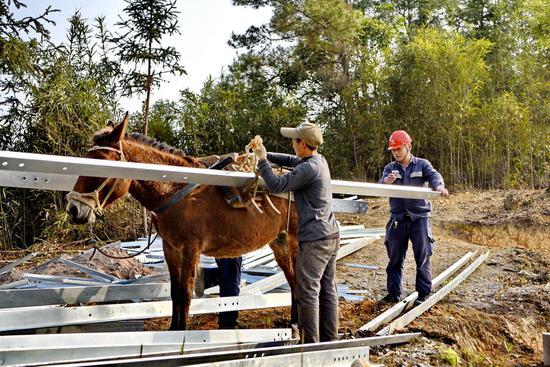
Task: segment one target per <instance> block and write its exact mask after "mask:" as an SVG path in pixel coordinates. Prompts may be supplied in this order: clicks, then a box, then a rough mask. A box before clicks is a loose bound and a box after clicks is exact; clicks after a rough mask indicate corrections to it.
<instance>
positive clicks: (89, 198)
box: [66, 141, 126, 212]
mask: <svg viewBox="0 0 550 367" xmlns="http://www.w3.org/2000/svg"><path fill="white" fill-rule="evenodd" d="M118 143H119V147H120V149H116V148H112V147H106V146H100V145H94V146H93V147H91V148H90V149H88V152H93V151H96V150H108V151H110V152H115V153H118V155H119V156H120V160H121V161H126V158H125V157H124V151H123V150H122V141H119V142H118ZM112 179H113V178H106V179H105V180H103V182H102V183H101V185H99V187H98V188H97V189H95V190H94V191H92V192H76V191H71V192H69V193H68V194H67V196H66V199H67V200H76V201H80V202H81V203H84V204H86V205H88V206H90V207H93V210H94V211H96V212H101V211H102V210H103V207H104V206H105V204H106V203H107V200H108V199H109V197H110V196H111V195H112V193H113V192H114V191H115V189H116V187H117V185H118V183H119V182H120V181H121V180H122V179H120V178H115V179H114V180H115V181H114V182H113V185H111V188H110V189H109V191H108V192H107V195H105V197H104V198H103V202H100V201H99V192H100V191H101V190H103V188H104V187H105V186H106V185H107V184H108V183H109V182H110V181H111V180H112Z"/></svg>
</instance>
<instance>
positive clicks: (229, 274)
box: [216, 257, 243, 329]
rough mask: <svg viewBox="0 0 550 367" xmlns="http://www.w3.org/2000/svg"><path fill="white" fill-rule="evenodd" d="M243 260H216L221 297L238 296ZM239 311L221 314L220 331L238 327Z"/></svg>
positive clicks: (239, 258) (219, 316)
mask: <svg viewBox="0 0 550 367" xmlns="http://www.w3.org/2000/svg"><path fill="white" fill-rule="evenodd" d="M242 262H243V259H242V258H241V257H235V258H231V259H216V264H218V270H219V280H220V297H230V296H238V295H239V293H240V287H239V286H240V284H241V265H242ZM238 316H239V312H238V311H227V312H220V314H219V315H218V325H219V327H220V329H233V328H235V326H236V325H237V317H238Z"/></svg>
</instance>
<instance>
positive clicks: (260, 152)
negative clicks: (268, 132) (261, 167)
mask: <svg viewBox="0 0 550 367" xmlns="http://www.w3.org/2000/svg"><path fill="white" fill-rule="evenodd" d="M248 147H249V149H252V151H253V152H254V154H255V155H256V157H257V158H258V160H260V159H267V151H266V149H265V147H264V141H263V139H262V137H261V136H260V135H256V136H255V137H254V138H253V139H252V140H250V143H248Z"/></svg>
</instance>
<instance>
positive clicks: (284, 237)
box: [269, 231, 298, 324]
mask: <svg viewBox="0 0 550 367" xmlns="http://www.w3.org/2000/svg"><path fill="white" fill-rule="evenodd" d="M269 247H271V249H272V250H273V254H274V255H275V261H277V264H278V265H279V266H280V267H281V270H282V271H283V273H284V274H285V277H286V280H287V281H288V284H289V285H290V291H291V295H292V307H291V314H290V323H291V324H297V323H298V310H297V306H296V298H295V296H296V292H295V290H296V254H297V253H298V242H297V240H296V236H293V235H289V234H288V233H287V232H286V231H282V232H280V233H279V234H278V235H277V237H276V238H275V239H274V240H272V241H271V242H270V243H269Z"/></svg>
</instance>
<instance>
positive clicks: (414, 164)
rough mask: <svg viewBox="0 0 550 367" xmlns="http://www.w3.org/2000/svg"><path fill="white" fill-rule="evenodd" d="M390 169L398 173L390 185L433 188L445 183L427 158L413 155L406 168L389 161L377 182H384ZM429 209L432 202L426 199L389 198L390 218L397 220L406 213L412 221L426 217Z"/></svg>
mask: <svg viewBox="0 0 550 367" xmlns="http://www.w3.org/2000/svg"><path fill="white" fill-rule="evenodd" d="M392 171H399V175H398V176H397V179H396V180H395V181H394V182H393V184H392V185H406V186H420V187H427V186H430V187H431V188H432V189H434V190H435V189H436V188H437V187H438V186H439V185H445V183H444V182H443V177H441V174H439V172H437V170H436V169H434V168H433V167H432V164H431V163H430V161H428V160H427V159H422V158H417V157H415V156H413V157H412V158H411V161H410V162H409V165H408V166H407V167H406V168H405V167H403V166H402V165H401V163H399V162H397V161H394V162H391V163H390V164H388V165H386V167H384V173H383V174H382V178H381V179H380V181H379V182H380V183H384V179H385V178H386V177H388V175H389V174H390V173H391V172H392ZM431 211H432V203H431V202H430V201H429V200H426V199H400V198H390V212H391V218H394V219H397V220H401V219H403V217H405V215H406V214H407V213H408V215H409V216H410V217H411V220H412V221H415V220H416V219H418V218H427V217H430V213H431Z"/></svg>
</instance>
